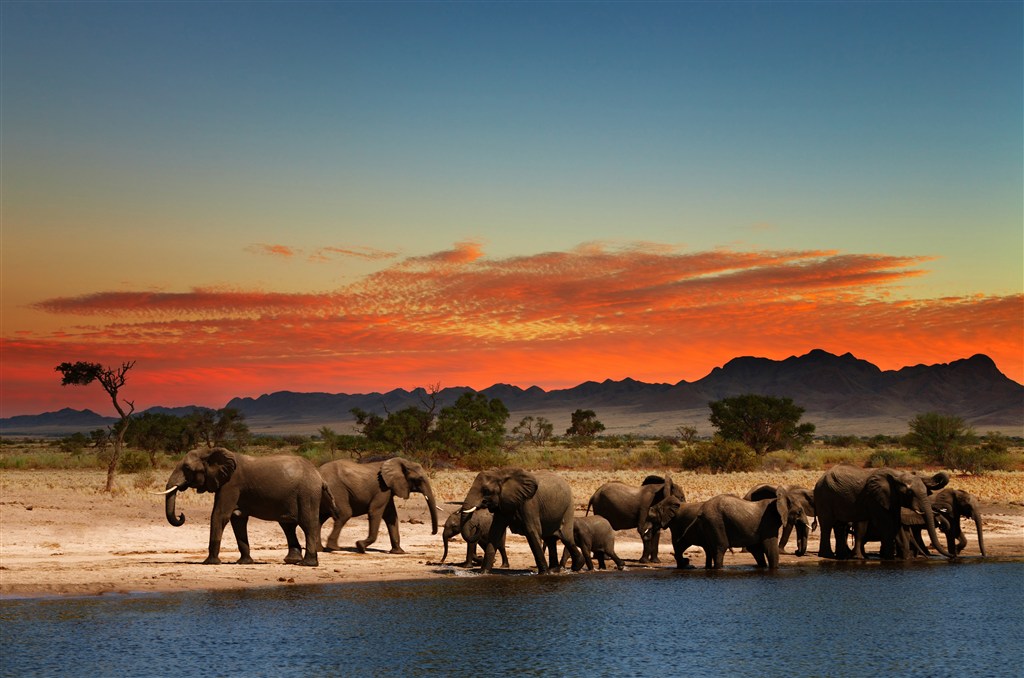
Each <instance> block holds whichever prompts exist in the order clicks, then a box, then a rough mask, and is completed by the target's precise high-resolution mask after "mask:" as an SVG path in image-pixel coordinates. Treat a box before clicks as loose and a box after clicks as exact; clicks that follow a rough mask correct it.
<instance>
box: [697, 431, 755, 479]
mask: <svg viewBox="0 0 1024 678" xmlns="http://www.w3.org/2000/svg"><path fill="white" fill-rule="evenodd" d="M679 462H680V464H679V465H680V466H682V467H683V468H684V469H687V470H690V471H709V472H711V473H730V472H735V471H752V470H753V469H754V468H755V467H756V466H757V455H756V454H755V453H754V450H753V449H751V448H750V447H748V446H747V445H746V444H745V443H741V442H740V441H738V440H726V439H724V438H722V437H721V436H717V435H716V436H715V437H714V438H713V439H712V440H711V441H710V442H700V443H697V444H696V445H694V446H693V447H692V448H690V449H688V450H686V451H684V452H683V453H682V454H681V455H680V459H679Z"/></svg>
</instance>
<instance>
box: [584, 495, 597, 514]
mask: <svg viewBox="0 0 1024 678" xmlns="http://www.w3.org/2000/svg"><path fill="white" fill-rule="evenodd" d="M593 506H594V498H593V497H591V498H590V501H588V502H587V510H586V511H584V512H583V515H584V516H589V515H590V509H591V508H593ZM595 515H596V514H595Z"/></svg>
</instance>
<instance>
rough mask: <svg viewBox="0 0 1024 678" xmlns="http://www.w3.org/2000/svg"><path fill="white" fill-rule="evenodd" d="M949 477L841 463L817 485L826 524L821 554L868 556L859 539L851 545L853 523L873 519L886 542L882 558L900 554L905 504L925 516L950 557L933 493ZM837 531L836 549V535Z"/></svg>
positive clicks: (816, 502) (822, 524) (817, 505)
mask: <svg viewBox="0 0 1024 678" xmlns="http://www.w3.org/2000/svg"><path fill="white" fill-rule="evenodd" d="M948 482H949V476H948V475H946V474H945V473H936V474H935V475H933V476H918V475H916V474H914V473H910V472H907V471H897V470H893V469H888V468H880V469H863V468H858V467H856V466H849V465H846V464H840V465H838V466H833V467H832V468H831V469H829V470H828V471H826V472H825V473H824V474H823V475H822V477H821V478H820V479H819V480H818V482H817V483H816V484H815V485H814V508H815V511H816V513H817V517H818V524H819V525H820V527H821V541H820V545H819V547H818V555H819V556H820V557H822V558H840V559H842V558H849V557H851V555H852V557H854V558H858V559H863V558H864V549H863V545H862V544H859V543H855V547H854V551H853V552H852V554H851V552H850V550H849V547H848V546H847V541H846V539H847V532H848V529H849V526H850V525H855V524H856V523H860V522H863V521H869V522H870V523H871V528H872V529H873V530H875V531H876V532H877V533H878V535H879V538H880V540H881V542H882V548H881V550H880V553H879V555H880V557H881V558H883V559H887V560H889V559H892V558H894V557H895V555H896V544H897V539H898V538H899V532H900V529H901V528H900V526H901V524H902V517H901V515H900V511H901V509H902V508H909V509H911V510H913V511H915V512H917V513H919V514H921V515H922V516H923V519H924V524H925V528H926V529H927V530H928V537H929V538H930V539H931V541H932V544H934V545H935V548H936V549H937V550H938V551H939V553H941V554H942V555H944V556H947V557H948V556H949V553H948V552H947V551H946V550H945V549H944V548H942V546H941V545H940V544H939V540H938V537H937V536H936V533H935V518H934V516H933V514H932V509H931V503H930V502H929V501H928V494H929V493H930V492H935V491H938V490H940V489H942V488H943V487H945V485H946V483H948ZM833 535H834V536H835V539H836V548H835V551H833V549H832V544H831V539H832V537H833Z"/></svg>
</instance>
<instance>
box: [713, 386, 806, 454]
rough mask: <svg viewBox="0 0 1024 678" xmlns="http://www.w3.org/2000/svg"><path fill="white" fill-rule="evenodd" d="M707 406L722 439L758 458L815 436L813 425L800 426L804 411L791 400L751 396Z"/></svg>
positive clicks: (718, 401)
mask: <svg viewBox="0 0 1024 678" xmlns="http://www.w3.org/2000/svg"><path fill="white" fill-rule="evenodd" d="M708 407H710V408H711V416H710V417H709V419H710V421H711V425H712V426H714V427H715V429H716V430H717V431H718V434H719V435H720V436H721V437H722V438H723V439H724V440H738V441H740V442H742V443H745V444H746V445H747V446H748V447H750V449H752V450H754V452H755V453H756V454H758V455H763V454H767V453H768V452H772V451H773V450H784V449H789V448H797V449H799V448H801V447H803V446H804V445H806V444H807V443H809V442H810V441H811V437H812V436H813V435H814V424H806V423H805V424H801V423H799V422H800V418H801V417H802V416H803V414H804V408H802V407H799V406H797V405H794V404H793V400H792V399H791V398H774V397H772V396H763V395H756V394H752V393H750V394H746V395H739V396H735V397H732V398H723V399H722V400H715V401H712V402H710V403H708Z"/></svg>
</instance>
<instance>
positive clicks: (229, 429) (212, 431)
mask: <svg viewBox="0 0 1024 678" xmlns="http://www.w3.org/2000/svg"><path fill="white" fill-rule="evenodd" d="M186 419H187V425H188V428H189V430H190V431H191V433H192V435H193V436H194V439H195V440H196V441H202V442H204V443H206V446H207V447H227V448H229V449H232V450H240V449H242V448H243V447H245V446H246V445H247V444H248V443H249V437H250V434H249V425H248V424H246V423H245V415H244V414H242V413H241V412H239V411H238V410H236V409H235V408H233V407H224V408H221V409H219V410H217V411H216V412H215V411H213V410H196V411H195V412H193V413H192V414H190V415H189V416H188V417H187V418H186Z"/></svg>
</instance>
